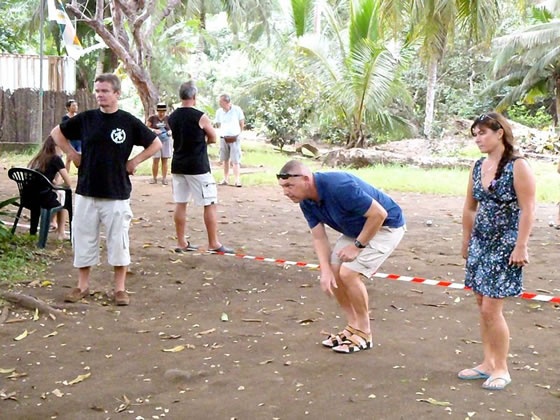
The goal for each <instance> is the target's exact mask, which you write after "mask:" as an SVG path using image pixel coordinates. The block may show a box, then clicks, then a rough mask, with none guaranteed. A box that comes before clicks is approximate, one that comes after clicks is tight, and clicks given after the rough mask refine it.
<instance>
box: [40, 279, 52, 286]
mask: <svg viewBox="0 0 560 420" xmlns="http://www.w3.org/2000/svg"><path fill="white" fill-rule="evenodd" d="M52 284H53V283H52V281H49V280H45V281H44V282H42V283H41V287H47V286H52Z"/></svg>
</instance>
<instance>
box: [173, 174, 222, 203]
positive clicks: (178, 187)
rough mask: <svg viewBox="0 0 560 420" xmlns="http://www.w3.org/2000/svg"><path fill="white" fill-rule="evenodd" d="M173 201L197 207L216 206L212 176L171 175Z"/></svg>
mask: <svg viewBox="0 0 560 420" xmlns="http://www.w3.org/2000/svg"><path fill="white" fill-rule="evenodd" d="M173 200H175V203H190V202H191V201H194V202H195V204H196V205H198V206H210V205H212V204H218V189H217V188H216V180H215V179H214V176H213V175H212V174H211V173H210V172H207V173H205V174H200V175H181V174H173Z"/></svg>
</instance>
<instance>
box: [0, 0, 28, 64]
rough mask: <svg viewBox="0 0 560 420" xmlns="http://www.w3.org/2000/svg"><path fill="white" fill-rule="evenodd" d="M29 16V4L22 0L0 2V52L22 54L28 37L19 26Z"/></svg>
mask: <svg viewBox="0 0 560 420" xmlns="http://www.w3.org/2000/svg"><path fill="white" fill-rule="evenodd" d="M29 16H31V5H30V4H29V2H27V1H23V0H3V1H2V2H0V52H6V53H10V54H23V53H24V52H25V50H26V46H27V44H28V39H27V37H26V36H25V34H23V33H22V31H21V28H22V26H23V25H24V23H25V21H26V19H28V18H29Z"/></svg>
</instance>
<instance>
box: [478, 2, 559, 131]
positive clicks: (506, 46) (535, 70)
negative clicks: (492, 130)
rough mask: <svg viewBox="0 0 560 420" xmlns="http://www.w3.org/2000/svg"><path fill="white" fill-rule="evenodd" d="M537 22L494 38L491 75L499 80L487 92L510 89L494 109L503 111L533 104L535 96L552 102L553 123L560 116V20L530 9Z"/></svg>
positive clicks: (547, 13)
mask: <svg viewBox="0 0 560 420" xmlns="http://www.w3.org/2000/svg"><path fill="white" fill-rule="evenodd" d="M532 12H533V13H532V15H533V18H534V19H535V20H536V21H537V23H535V24H533V25H531V26H529V27H527V28H525V29H522V30H520V31H517V32H514V33H512V34H510V35H506V36H502V37H499V38H496V39H495V40H494V41H493V43H492V44H493V49H494V51H495V57H494V64H493V75H494V77H495V78H496V79H498V80H497V81H496V82H495V83H493V84H492V85H491V86H490V87H489V88H488V89H487V91H499V90H500V89H502V88H504V87H506V86H513V88H512V89H511V90H510V91H509V92H508V93H507V94H506V95H505V96H504V97H503V98H502V100H501V101H500V102H499V104H498V106H497V109H498V110H504V109H506V108H507V107H509V106H510V105H512V104H514V103H516V102H517V101H525V102H529V103H530V102H533V101H534V99H535V98H537V97H541V98H542V97H553V98H554V99H555V113H554V114H555V115H554V121H555V124H556V125H558V115H559V113H560V18H558V17H554V15H552V13H551V12H550V11H548V10H546V9H542V8H541V9H535V8H533V10H532Z"/></svg>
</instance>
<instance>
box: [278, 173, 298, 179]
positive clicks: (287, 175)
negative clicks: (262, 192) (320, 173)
mask: <svg viewBox="0 0 560 420" xmlns="http://www.w3.org/2000/svg"><path fill="white" fill-rule="evenodd" d="M296 176H303V175H300V174H286V173H284V172H280V173H279V174H276V179H288V178H295V177H296Z"/></svg>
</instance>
